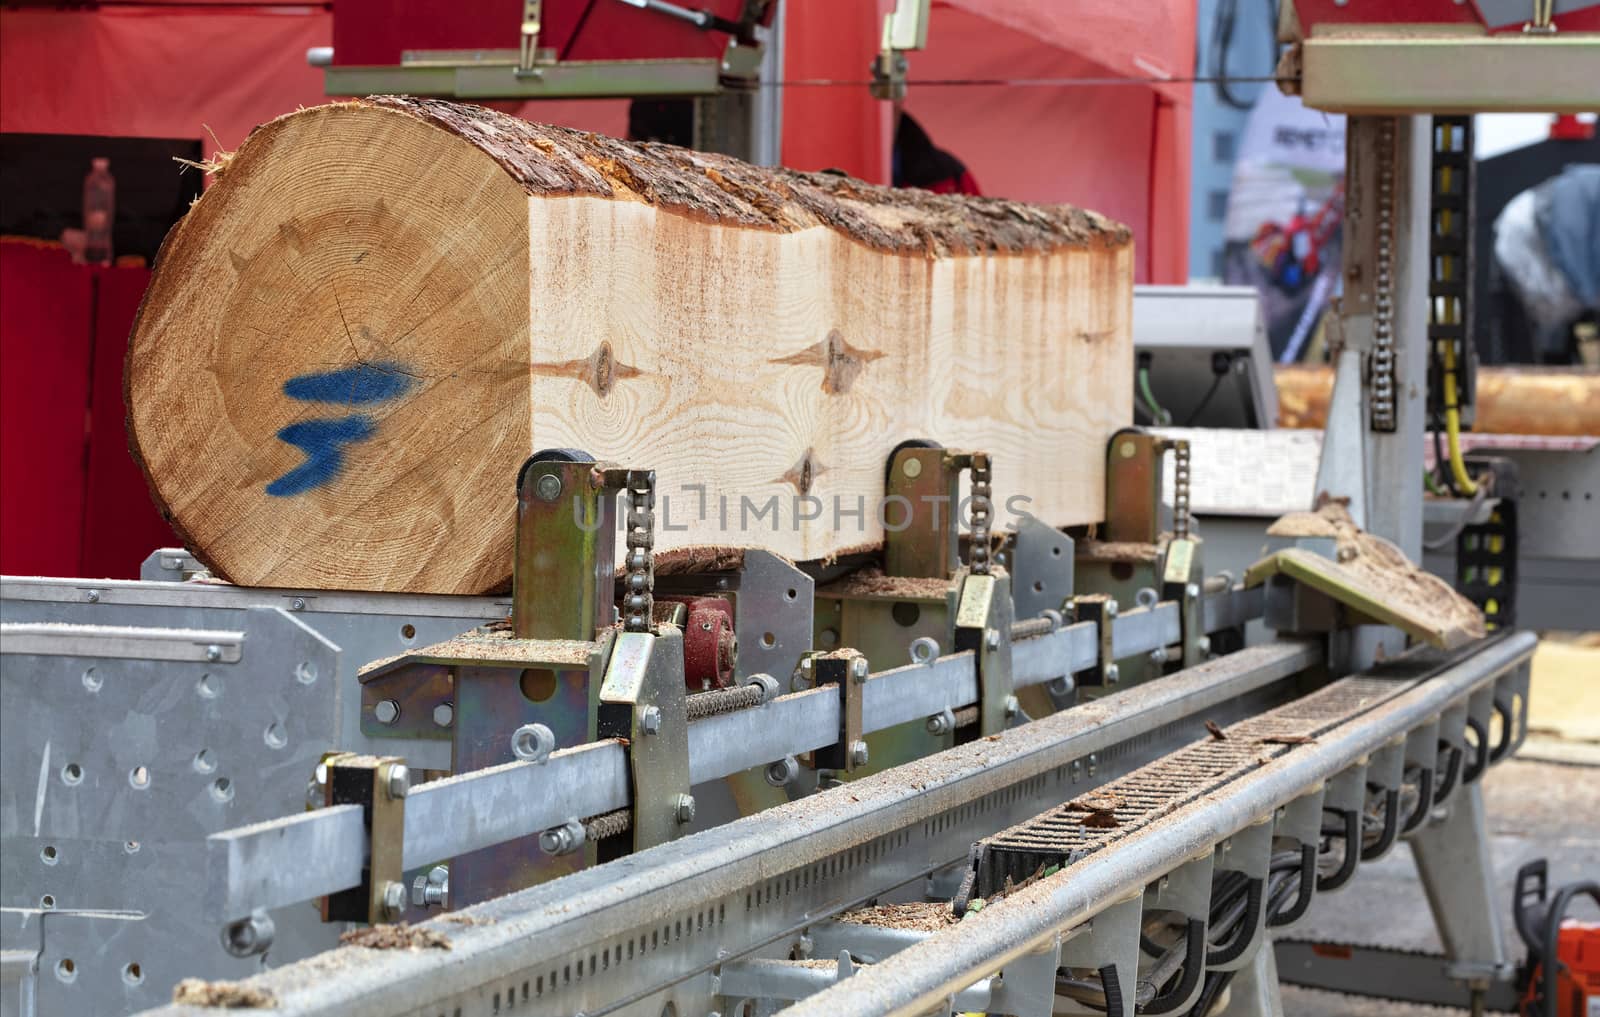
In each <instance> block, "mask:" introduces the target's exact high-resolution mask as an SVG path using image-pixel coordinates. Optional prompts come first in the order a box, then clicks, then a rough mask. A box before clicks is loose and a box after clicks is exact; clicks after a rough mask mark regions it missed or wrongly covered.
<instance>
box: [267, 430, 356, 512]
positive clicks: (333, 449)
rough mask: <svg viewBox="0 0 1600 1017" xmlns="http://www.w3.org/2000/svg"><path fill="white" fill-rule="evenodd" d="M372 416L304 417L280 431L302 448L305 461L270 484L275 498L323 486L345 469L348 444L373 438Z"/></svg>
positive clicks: (284, 436)
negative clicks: (323, 418) (345, 454)
mask: <svg viewBox="0 0 1600 1017" xmlns="http://www.w3.org/2000/svg"><path fill="white" fill-rule="evenodd" d="M374 429H375V427H374V425H373V422H372V418H371V417H369V416H367V415H366V414H364V413H357V414H353V415H352V416H348V417H342V418H340V419H338V420H302V421H300V422H298V423H294V424H290V425H289V426H288V427H285V428H284V429H283V430H281V431H279V432H278V438H279V440H281V441H286V442H288V443H289V444H290V445H293V446H295V447H296V448H298V449H301V450H302V451H304V452H305V454H306V461H305V462H303V463H301V464H300V465H299V466H296V467H295V468H294V469H292V470H290V471H289V472H288V473H285V474H284V475H283V476H281V477H279V478H278V479H277V480H274V481H273V482H272V483H270V484H268V485H267V493H268V494H269V495H272V496H273V497H275V498H288V497H291V496H293V495H296V494H304V493H305V492H307V491H310V490H312V489H313V488H317V487H321V486H322V485H323V484H326V483H327V482H328V481H330V480H332V479H333V478H334V477H336V476H338V475H339V471H341V470H343V469H344V452H345V446H346V445H349V444H351V443H352V442H357V441H365V440H366V439H368V438H370V437H372V433H373V431H374Z"/></svg>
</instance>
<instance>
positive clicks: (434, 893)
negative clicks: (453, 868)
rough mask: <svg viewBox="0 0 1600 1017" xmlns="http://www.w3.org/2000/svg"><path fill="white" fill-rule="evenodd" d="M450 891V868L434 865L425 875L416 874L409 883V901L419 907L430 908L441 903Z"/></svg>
mask: <svg viewBox="0 0 1600 1017" xmlns="http://www.w3.org/2000/svg"><path fill="white" fill-rule="evenodd" d="M449 892H450V870H449V869H447V868H446V867H444V866H443V865H435V866H434V867H433V868H431V869H429V870H428V874H427V875H425V876H418V877H417V878H416V880H415V882H413V883H412V884H411V903H412V904H413V905H415V906H416V907H419V908H431V907H438V906H440V905H442V904H443V903H444V901H445V895H446V894H447V893H449Z"/></svg>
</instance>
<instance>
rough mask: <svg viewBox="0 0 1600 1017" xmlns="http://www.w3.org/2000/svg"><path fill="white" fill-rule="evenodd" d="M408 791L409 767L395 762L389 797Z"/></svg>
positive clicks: (409, 781)
mask: <svg viewBox="0 0 1600 1017" xmlns="http://www.w3.org/2000/svg"><path fill="white" fill-rule="evenodd" d="M410 793H411V769H410V768H409V767H407V766H406V765H405V764H403V763H396V764H395V765H393V766H391V767H390V768H389V797H390V798H396V799H398V798H404V797H405V796H406V795H408V794H410ZM402 889H403V888H402Z"/></svg>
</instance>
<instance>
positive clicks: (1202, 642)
mask: <svg viewBox="0 0 1600 1017" xmlns="http://www.w3.org/2000/svg"><path fill="white" fill-rule="evenodd" d="M1195 647H1196V648H1198V649H1199V651H1200V652H1201V653H1210V652H1211V637H1210V636H1201V637H1200V638H1199V639H1197V640H1195Z"/></svg>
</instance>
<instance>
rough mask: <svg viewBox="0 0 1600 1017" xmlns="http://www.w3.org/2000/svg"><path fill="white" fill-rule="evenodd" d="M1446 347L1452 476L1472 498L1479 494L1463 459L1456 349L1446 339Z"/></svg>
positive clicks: (1446, 404) (1446, 407)
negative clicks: (1457, 389) (1457, 391)
mask: <svg viewBox="0 0 1600 1017" xmlns="http://www.w3.org/2000/svg"><path fill="white" fill-rule="evenodd" d="M1442 344H1443V346H1444V428H1445V435H1446V436H1447V437H1448V438H1449V441H1450V474H1451V476H1453V477H1455V480H1456V487H1458V488H1460V489H1461V493H1462V494H1464V495H1467V496H1469V497H1470V496H1472V495H1474V494H1477V493H1478V485H1477V484H1476V483H1475V482H1474V481H1473V479H1472V477H1471V475H1469V474H1468V473H1467V464H1466V462H1465V461H1464V460H1463V459H1462V458H1461V408H1460V407H1459V406H1458V405H1457V393H1456V348H1455V343H1453V342H1451V341H1450V340H1448V339H1446V340H1443V343H1442Z"/></svg>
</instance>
